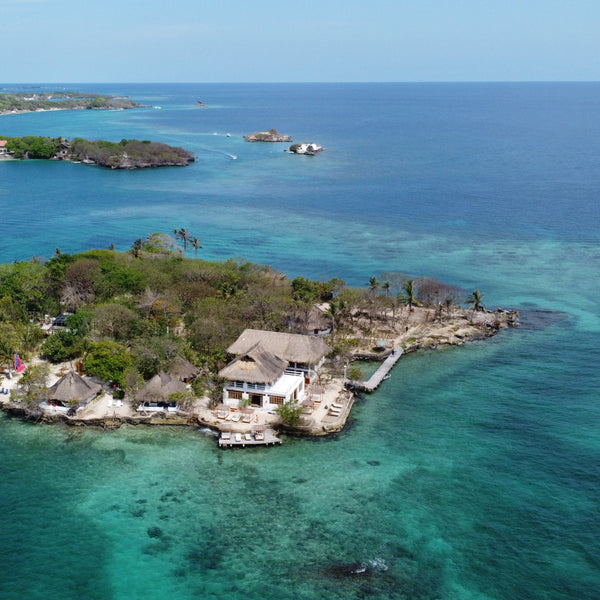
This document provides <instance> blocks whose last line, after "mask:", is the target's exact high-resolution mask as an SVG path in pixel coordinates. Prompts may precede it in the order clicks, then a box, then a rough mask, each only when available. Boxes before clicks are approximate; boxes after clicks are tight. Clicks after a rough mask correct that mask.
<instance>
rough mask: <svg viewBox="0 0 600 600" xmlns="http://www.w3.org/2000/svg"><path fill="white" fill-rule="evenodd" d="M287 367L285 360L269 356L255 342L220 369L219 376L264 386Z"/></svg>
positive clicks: (260, 345) (268, 353)
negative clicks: (263, 384)
mask: <svg viewBox="0 0 600 600" xmlns="http://www.w3.org/2000/svg"><path fill="white" fill-rule="evenodd" d="M247 331H248V330H247ZM287 366H288V362H287V361H286V360H283V359H282V358H279V357H278V356H275V355H274V354H271V353H270V352H268V351H267V350H265V349H264V348H263V345H262V343H261V342H256V343H255V344H254V345H253V346H251V347H250V348H249V349H248V351H246V352H244V353H243V354H240V355H239V356H237V357H236V358H235V359H234V360H232V361H231V362H230V363H229V364H228V365H227V366H226V367H224V368H223V369H221V370H220V371H219V375H220V376H221V377H223V378H224V379H229V380H230V381H246V382H248V383H265V384H266V383H272V382H274V381H276V380H277V379H279V377H281V375H282V374H283V372H284V371H285V369H286V368H287Z"/></svg>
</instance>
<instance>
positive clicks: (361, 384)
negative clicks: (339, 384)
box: [346, 348, 404, 393]
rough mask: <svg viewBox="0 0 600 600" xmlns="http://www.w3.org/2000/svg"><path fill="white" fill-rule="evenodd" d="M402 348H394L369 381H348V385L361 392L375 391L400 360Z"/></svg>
mask: <svg viewBox="0 0 600 600" xmlns="http://www.w3.org/2000/svg"><path fill="white" fill-rule="evenodd" d="M403 353H404V352H403V350H402V348H399V349H397V350H394V351H393V352H392V353H391V354H390V355H389V356H388V357H387V358H386V359H385V360H384V361H383V362H382V363H381V365H380V367H379V368H378V369H377V371H375V373H373V375H371V377H370V379H369V380H368V381H348V382H347V383H346V386H347V387H349V388H351V389H353V390H358V391H359V392H367V393H371V392H373V391H375V390H376V389H377V388H378V387H379V386H380V385H381V382H382V381H383V380H384V379H385V378H386V376H387V375H388V373H389V372H390V371H391V370H392V367H393V366H394V365H395V364H396V363H397V362H398V361H399V360H400V357H401V356H402V354H403Z"/></svg>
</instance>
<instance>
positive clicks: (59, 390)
mask: <svg viewBox="0 0 600 600" xmlns="http://www.w3.org/2000/svg"><path fill="white" fill-rule="evenodd" d="M101 389H102V386H101V385H100V384H99V383H94V382H93V381H90V380H89V379H84V378H83V377H81V376H80V375H78V374H77V373H76V372H75V371H69V372H68V373H67V374H66V375H65V376H64V377H61V378H60V379H59V380H58V381H57V382H56V383H55V384H54V385H53V386H52V387H50V388H49V389H48V392H47V397H48V400H49V401H50V402H60V403H61V404H64V405H67V404H69V403H71V402H73V401H76V402H78V403H80V404H85V403H87V402H89V401H90V400H92V398H94V397H95V396H96V395H97V394H98V393H99V392H100V390H101Z"/></svg>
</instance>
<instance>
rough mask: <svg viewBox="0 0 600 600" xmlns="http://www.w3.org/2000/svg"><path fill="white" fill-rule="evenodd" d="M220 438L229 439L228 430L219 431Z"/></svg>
mask: <svg viewBox="0 0 600 600" xmlns="http://www.w3.org/2000/svg"><path fill="white" fill-rule="evenodd" d="M221 439H222V440H230V439H231V434H230V433H229V431H222V432H221Z"/></svg>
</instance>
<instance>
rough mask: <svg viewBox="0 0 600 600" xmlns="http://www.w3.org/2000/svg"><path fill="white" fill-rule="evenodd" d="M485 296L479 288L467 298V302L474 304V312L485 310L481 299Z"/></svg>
mask: <svg viewBox="0 0 600 600" xmlns="http://www.w3.org/2000/svg"><path fill="white" fill-rule="evenodd" d="M484 296H485V294H482V293H481V292H480V291H479V290H473V293H472V294H471V295H470V296H469V297H468V298H467V302H468V303H469V304H470V305H472V306H473V312H475V311H478V310H483V308H484V306H483V303H482V302H481V299H482V298H483V297H484Z"/></svg>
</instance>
